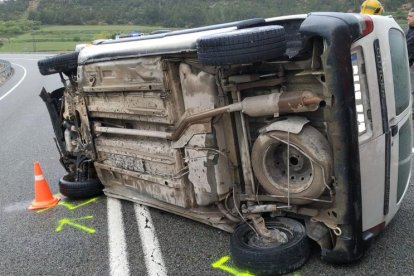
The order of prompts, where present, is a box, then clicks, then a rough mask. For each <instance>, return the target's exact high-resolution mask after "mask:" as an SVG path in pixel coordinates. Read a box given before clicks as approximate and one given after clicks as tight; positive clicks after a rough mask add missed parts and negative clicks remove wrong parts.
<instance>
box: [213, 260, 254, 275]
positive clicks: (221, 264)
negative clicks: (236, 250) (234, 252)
mask: <svg viewBox="0 0 414 276" xmlns="http://www.w3.org/2000/svg"><path fill="white" fill-rule="evenodd" d="M229 260H230V256H224V257H222V258H220V260H218V261H216V262H214V263H212V264H211V266H212V267H214V268H217V269H221V270H223V271H226V272H228V273H230V274H232V275H234V276H255V275H254V274H251V273H249V272H242V271H239V270H237V269H235V268H233V267H230V266H227V265H225V263H227V262H228V261H229Z"/></svg>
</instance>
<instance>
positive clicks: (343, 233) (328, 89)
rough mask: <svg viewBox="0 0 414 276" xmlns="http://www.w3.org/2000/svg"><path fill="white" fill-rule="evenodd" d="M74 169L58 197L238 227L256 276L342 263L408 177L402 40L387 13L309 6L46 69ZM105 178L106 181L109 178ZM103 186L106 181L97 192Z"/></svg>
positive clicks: (66, 160)
mask: <svg viewBox="0 0 414 276" xmlns="http://www.w3.org/2000/svg"><path fill="white" fill-rule="evenodd" d="M38 65H39V69H40V72H41V73H42V74H45V75H46V74H52V73H59V74H60V76H61V78H62V81H63V83H64V87H63V88H61V89H58V90H56V91H54V92H51V93H48V92H46V90H43V91H42V93H41V97H42V98H43V100H44V101H45V102H46V105H47V107H48V110H49V113H50V115H51V118H52V123H53V127H54V130H55V134H56V143H57V145H58V148H59V150H60V153H61V163H62V165H63V166H64V167H65V168H66V170H67V171H68V174H67V175H66V176H64V177H63V178H62V179H61V181H60V183H59V187H60V191H61V193H62V194H64V195H66V196H68V197H74V198H79V197H88V196H91V195H95V194H99V193H100V192H101V191H102V189H103V191H104V192H105V194H106V195H107V196H112V197H117V198H121V199H126V200H130V201H134V202H139V203H142V204H145V205H148V206H151V207H155V208H159V209H162V210H165V211H169V212H172V213H175V214H179V215H182V216H184V217H187V218H190V219H193V220H197V221H200V222H203V223H206V224H209V225H211V226H214V227H217V228H220V229H223V230H225V231H228V232H232V233H233V234H232V238H231V243H230V250H231V253H232V256H233V259H234V261H235V263H236V264H237V265H238V266H240V267H242V268H245V269H248V270H249V271H251V272H253V273H256V274H259V275H275V274H281V273H286V272H289V271H292V270H294V269H296V268H298V267H299V266H301V265H302V264H304V263H305V261H306V260H307V258H308V256H309V252H310V250H309V238H310V239H312V240H314V241H316V242H317V243H318V244H319V245H320V247H321V252H322V253H321V255H322V258H323V259H324V260H326V261H329V262H335V263H347V262H352V261H355V260H357V259H359V258H360V257H361V256H362V254H363V250H364V249H363V243H364V241H366V240H369V239H370V238H372V237H373V236H375V235H376V234H378V233H379V232H380V231H381V230H383V229H384V227H385V226H386V225H387V224H388V223H389V222H390V220H391V219H392V218H393V216H394V215H395V213H396V212H397V210H398V209H399V206H400V204H401V201H402V199H403V197H404V194H405V192H406V190H407V186H408V184H409V180H410V174H411V143H412V127H411V99H410V80H409V68H408V60H407V50H406V45H405V36H404V33H403V32H402V30H401V28H400V27H399V26H398V25H397V23H396V22H395V21H394V20H393V19H392V18H390V17H380V16H362V15H359V14H343V13H310V14H308V15H297V16H286V17H277V18H269V19H252V20H246V21H240V22H233V23H227V24H221V25H213V26H207V27H202V28H196V29H190V30H181V31H173V32H167V33H161V34H156V35H149V36H141V37H138V38H129V39H124V40H122V41H107V42H102V43H101V44H99V45H93V46H90V47H86V48H84V49H82V50H81V51H80V52H73V53H68V54H63V55H58V56H55V57H52V58H49V59H44V60H41V61H39V63H38ZM101 183H102V184H101ZM102 185H103V186H102Z"/></svg>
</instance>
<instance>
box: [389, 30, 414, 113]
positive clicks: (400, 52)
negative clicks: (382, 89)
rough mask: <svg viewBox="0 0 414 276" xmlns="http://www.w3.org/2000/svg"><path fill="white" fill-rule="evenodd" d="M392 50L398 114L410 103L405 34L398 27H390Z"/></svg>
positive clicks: (396, 110)
mask: <svg viewBox="0 0 414 276" xmlns="http://www.w3.org/2000/svg"><path fill="white" fill-rule="evenodd" d="M389 38H390V52H391V62H392V73H393V79H394V97H395V113H396V115H397V116H398V115H399V114H401V112H403V111H404V110H405V109H406V108H407V107H408V105H409V103H410V87H409V86H410V82H409V70H408V58H407V51H406V48H405V43H406V42H405V36H404V34H403V33H402V32H401V31H399V30H397V29H390V32H389Z"/></svg>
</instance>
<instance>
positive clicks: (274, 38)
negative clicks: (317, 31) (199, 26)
mask: <svg viewBox="0 0 414 276" xmlns="http://www.w3.org/2000/svg"><path fill="white" fill-rule="evenodd" d="M285 51H286V37H285V29H284V28H283V27H282V26H278V25H272V26H262V27H255V28H248V29H239V30H234V31H230V32H226V33H219V34H213V35H208V36H205V37H201V38H199V39H198V40H197V55H198V60H199V61H200V62H201V63H202V64H204V65H227V64H242V63H252V62H259V61H265V60H269V59H276V58H278V57H281V56H283V55H284V54H285Z"/></svg>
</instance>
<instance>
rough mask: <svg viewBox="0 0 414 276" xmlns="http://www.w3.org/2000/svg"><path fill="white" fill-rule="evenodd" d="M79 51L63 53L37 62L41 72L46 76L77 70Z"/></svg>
mask: <svg viewBox="0 0 414 276" xmlns="http://www.w3.org/2000/svg"><path fill="white" fill-rule="evenodd" d="M78 56H79V52H72V53H67V54H61V55H57V56H53V57H50V58H45V59H41V60H39V61H38V62H37V66H38V67H39V71H40V74H42V75H44V76H46V75H51V74H55V73H70V72H76V69H77V67H78Z"/></svg>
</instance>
